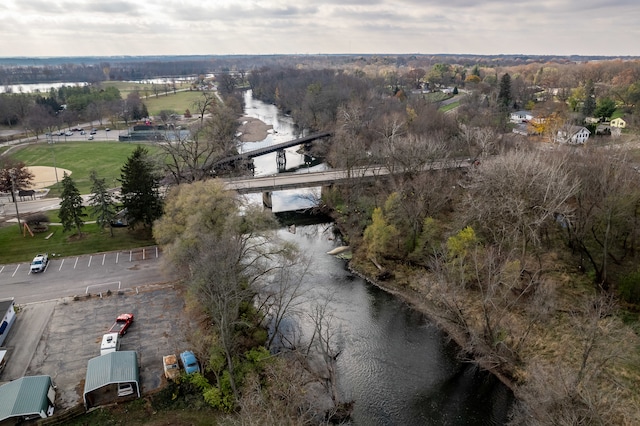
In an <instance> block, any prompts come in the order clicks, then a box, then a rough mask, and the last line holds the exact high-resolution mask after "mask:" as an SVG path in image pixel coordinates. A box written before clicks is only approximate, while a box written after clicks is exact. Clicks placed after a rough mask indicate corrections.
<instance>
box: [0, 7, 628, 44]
mask: <svg viewBox="0 0 640 426" xmlns="http://www.w3.org/2000/svg"><path fill="white" fill-rule="evenodd" d="M0 23H1V24H0V57H12V56H27V57H29V56H45V57H52V56H86V55H89V56H118V55H132V56H137V55H228V54H340V53H344V54H358V53H363V54H375V53H378V54H405V53H421V54H436V53H443V54H480V55H493V54H530V55H573V54H575V55H605V56H629V55H630V56H640V1H639V0H322V1H321V0H289V1H284V0H261V1H254V0H100V1H97V0H63V1H59V0H1V1H0Z"/></svg>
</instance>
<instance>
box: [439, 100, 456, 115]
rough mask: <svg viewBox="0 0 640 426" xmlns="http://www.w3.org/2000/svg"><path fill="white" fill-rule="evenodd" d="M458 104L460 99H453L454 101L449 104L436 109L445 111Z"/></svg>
mask: <svg viewBox="0 0 640 426" xmlns="http://www.w3.org/2000/svg"><path fill="white" fill-rule="evenodd" d="M459 106H460V101H455V102H451V103H450V104H447V105H445V106H443V107H441V108H438V111H441V112H447V111H451V110H452V109H456V108H458V107H459Z"/></svg>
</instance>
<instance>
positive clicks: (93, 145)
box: [10, 142, 160, 196]
mask: <svg viewBox="0 0 640 426" xmlns="http://www.w3.org/2000/svg"><path fill="white" fill-rule="evenodd" d="M137 146H138V145H137V144H132V143H125V142H64V143H56V144H47V143H46V142H40V143H37V144H29V145H25V146H22V147H19V148H17V149H15V150H13V151H12V152H11V153H10V156H11V158H13V159H16V160H18V161H23V162H24V163H25V164H26V165H27V166H49V167H54V157H55V167H60V168H63V169H67V170H71V172H72V174H71V177H72V178H73V180H74V182H75V184H76V186H77V187H78V190H79V191H80V193H81V194H88V193H89V192H90V191H91V182H90V180H89V173H90V172H91V170H95V171H96V172H97V173H98V176H99V177H101V178H105V179H106V181H107V186H108V187H116V186H119V184H118V182H117V179H118V178H120V170H121V169H122V166H123V165H124V163H125V162H126V161H127V158H128V157H129V156H130V155H131V153H132V152H133V150H134V149H135V148H136V147H137ZM145 146H146V147H147V148H148V149H149V153H150V154H155V153H158V152H160V148H158V147H155V146H153V145H145ZM59 178H60V179H62V176H60V177H59ZM50 188H51V195H54V196H56V195H58V194H59V188H57V186H56V183H55V182H51V187H50Z"/></svg>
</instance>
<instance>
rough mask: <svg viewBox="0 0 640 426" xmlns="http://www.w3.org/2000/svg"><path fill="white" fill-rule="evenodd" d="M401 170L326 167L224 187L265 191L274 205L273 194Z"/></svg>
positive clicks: (436, 166) (437, 165)
mask: <svg viewBox="0 0 640 426" xmlns="http://www.w3.org/2000/svg"><path fill="white" fill-rule="evenodd" d="M471 163H472V160H470V159H445V160H436V161H433V162H431V163H429V164H426V165H425V166H424V167H423V169H422V170H423V171H429V170H443V169H459V168H467V167H469V166H470V165H471ZM393 173H402V171H400V170H396V171H390V170H389V169H388V168H386V167H384V166H371V167H360V168H354V169H350V170H347V169H337V170H326V171H322V172H313V173H287V174H274V175H271V176H257V177H249V178H233V179H225V181H224V182H225V186H226V187H227V189H229V190H233V191H236V192H238V193H240V194H249V193H256V192H262V199H263V202H264V204H265V206H266V207H271V193H272V192H273V191H281V190H285V189H295V188H310V187H315V186H330V185H333V184H340V183H345V182H349V181H353V180H359V181H363V180H365V181H366V180H372V181H373V180H376V179H378V178H381V177H384V176H387V175H390V174H393Z"/></svg>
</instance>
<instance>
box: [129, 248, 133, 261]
mask: <svg viewBox="0 0 640 426" xmlns="http://www.w3.org/2000/svg"><path fill="white" fill-rule="evenodd" d="M131 256H133V251H131V250H129V262H131Z"/></svg>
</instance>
